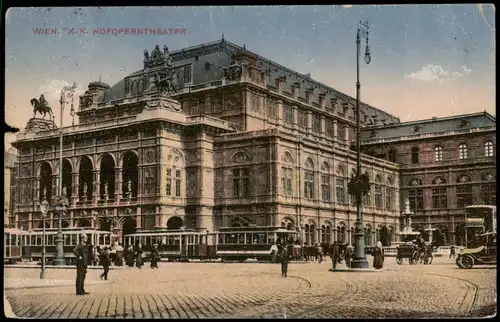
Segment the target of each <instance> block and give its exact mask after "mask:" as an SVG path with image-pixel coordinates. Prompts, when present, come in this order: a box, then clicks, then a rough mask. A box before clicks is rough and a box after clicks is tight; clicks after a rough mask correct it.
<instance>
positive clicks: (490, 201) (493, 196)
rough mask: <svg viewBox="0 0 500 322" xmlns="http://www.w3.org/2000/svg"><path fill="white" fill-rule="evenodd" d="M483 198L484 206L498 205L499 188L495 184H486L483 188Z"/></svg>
mask: <svg viewBox="0 0 500 322" xmlns="http://www.w3.org/2000/svg"><path fill="white" fill-rule="evenodd" d="M481 197H482V199H483V205H493V206H496V204H497V187H496V185H495V184H485V185H482V186H481Z"/></svg>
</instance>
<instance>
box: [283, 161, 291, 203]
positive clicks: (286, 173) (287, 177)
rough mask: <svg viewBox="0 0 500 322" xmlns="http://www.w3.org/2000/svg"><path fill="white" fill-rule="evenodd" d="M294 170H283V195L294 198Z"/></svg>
mask: <svg viewBox="0 0 500 322" xmlns="http://www.w3.org/2000/svg"><path fill="white" fill-rule="evenodd" d="M292 180H293V169H291V168H281V193H282V194H284V195H285V196H292Z"/></svg>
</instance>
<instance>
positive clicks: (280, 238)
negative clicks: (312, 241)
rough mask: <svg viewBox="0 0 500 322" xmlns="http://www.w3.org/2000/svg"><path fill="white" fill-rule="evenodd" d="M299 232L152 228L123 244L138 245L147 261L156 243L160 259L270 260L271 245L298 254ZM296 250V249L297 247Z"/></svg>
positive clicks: (126, 240)
mask: <svg viewBox="0 0 500 322" xmlns="http://www.w3.org/2000/svg"><path fill="white" fill-rule="evenodd" d="M298 234H299V233H298V232H296V231H294V230H293V231H291V230H286V229H276V228H256V227H244V228H221V230H220V231H217V232H212V233H206V232H197V231H194V230H188V229H184V230H176V231H172V230H151V231H142V232H139V233H134V234H128V235H125V245H126V246H129V245H133V246H137V245H138V244H141V247H142V249H143V252H144V256H145V260H148V259H149V257H150V253H151V248H152V246H153V245H155V244H156V245H157V249H158V253H159V255H160V257H161V258H164V259H168V260H169V261H172V260H189V259H201V260H206V259H221V260H238V261H245V260H247V259H257V260H271V258H272V250H271V247H272V246H273V244H275V243H276V244H282V245H287V246H289V247H291V248H292V250H289V252H290V251H291V252H290V253H291V254H293V255H295V256H300V246H298V245H293V244H294V241H295V240H297V239H298ZM297 249H299V250H297Z"/></svg>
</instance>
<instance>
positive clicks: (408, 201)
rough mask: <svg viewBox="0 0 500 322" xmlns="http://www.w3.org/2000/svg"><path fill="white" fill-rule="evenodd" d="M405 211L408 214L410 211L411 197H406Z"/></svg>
mask: <svg viewBox="0 0 500 322" xmlns="http://www.w3.org/2000/svg"><path fill="white" fill-rule="evenodd" d="M404 212H405V213H406V214H407V213H409V212H410V199H408V198H405V209H404Z"/></svg>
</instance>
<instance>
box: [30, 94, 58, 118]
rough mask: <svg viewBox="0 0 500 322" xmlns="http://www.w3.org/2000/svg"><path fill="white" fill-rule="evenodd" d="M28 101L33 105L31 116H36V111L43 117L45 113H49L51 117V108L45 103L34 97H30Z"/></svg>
mask: <svg viewBox="0 0 500 322" xmlns="http://www.w3.org/2000/svg"><path fill="white" fill-rule="evenodd" d="M30 103H31V105H32V106H33V117H35V116H36V113H37V112H38V113H39V114H40V115H42V114H43V118H45V116H46V115H47V114H49V116H50V117H51V118H52V117H53V114H52V108H50V106H48V105H47V104H41V103H40V101H38V100H37V99H36V98H32V99H31V101H30Z"/></svg>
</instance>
